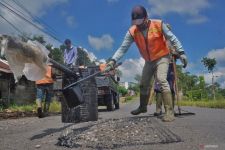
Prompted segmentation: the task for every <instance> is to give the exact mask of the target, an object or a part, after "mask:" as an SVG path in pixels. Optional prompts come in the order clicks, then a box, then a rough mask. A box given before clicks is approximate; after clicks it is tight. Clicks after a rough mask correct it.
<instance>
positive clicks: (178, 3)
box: [0, 0, 225, 88]
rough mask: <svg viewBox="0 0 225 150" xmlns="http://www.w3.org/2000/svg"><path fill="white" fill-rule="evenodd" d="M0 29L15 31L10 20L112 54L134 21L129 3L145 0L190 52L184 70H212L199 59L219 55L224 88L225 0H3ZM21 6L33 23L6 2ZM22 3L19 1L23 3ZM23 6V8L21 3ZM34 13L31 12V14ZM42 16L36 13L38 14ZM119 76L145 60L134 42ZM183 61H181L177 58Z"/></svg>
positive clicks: (129, 77) (103, 55)
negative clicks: (19, 15)
mask: <svg viewBox="0 0 225 150" xmlns="http://www.w3.org/2000/svg"><path fill="white" fill-rule="evenodd" d="M0 2H1V3H0V34H11V35H17V34H18V33H19V32H18V31H17V30H15V29H14V28H13V27H12V26H11V25H10V24H9V23H8V22H6V21H5V20H4V19H3V18H2V17H4V18H5V19H6V20H7V21H9V22H10V23H11V24H13V25H14V26H15V27H16V28H17V29H18V30H19V31H20V32H23V33H27V34H28V35H43V36H44V37H45V39H46V40H47V41H48V42H49V43H52V44H53V45H54V46H56V47H57V46H59V45H60V44H62V42H63V41H64V40H65V39H66V38H69V39H71V40H72V42H73V44H74V45H75V46H82V47H84V48H85V49H87V50H88V51H89V53H90V54H91V55H92V56H93V57H95V58H97V59H98V60H105V59H107V58H109V57H111V56H112V55H113V54H114V52H115V51H116V50H117V48H118V47H119V46H120V44H121V42H122V41H123V38H124V36H125V33H126V32H127V30H128V29H129V27H130V26H131V9H132V8H133V7H134V6H135V5H143V6H144V7H145V8H146V9H147V11H148V15H149V18H150V19H161V20H163V21H164V22H165V23H169V24H170V25H171V27H172V32H173V33H174V34H175V35H176V36H177V38H178V39H179V40H180V42H181V43H182V45H183V48H184V50H185V53H186V55H187V57H188V62H189V63H188V66H187V68H186V69H185V70H184V71H187V72H190V73H191V74H195V75H204V77H205V80H206V82H207V83H210V82H211V75H210V74H209V73H208V71H207V69H206V68H205V67H204V66H203V64H202V63H201V59H202V58H203V57H209V58H216V60H217V64H216V68H215V81H216V82H218V83H220V85H221V86H222V87H223V88H225V59H224V58H225V27H224V25H225V9H224V6H225V1H223V0H133V1H131V0H38V1H37V0H0ZM2 4H4V5H5V6H6V5H7V6H8V7H10V8H11V9H13V10H14V11H15V10H17V11H18V12H19V13H21V14H22V15H23V16H25V18H26V19H27V20H29V21H30V22H31V23H33V24H34V25H36V26H37V27H38V28H39V29H42V30H44V31H45V32H46V31H47V32H49V31H51V33H52V34H54V37H57V39H58V40H55V39H54V38H52V37H50V36H49V35H47V34H45V33H43V32H42V31H41V30H39V29H37V28H36V27H34V26H33V25H31V24H30V23H28V22H26V21H24V20H22V19H20V18H19V17H18V16H16V15H14V14H12V12H10V11H9V9H7V8H6V7H5V6H3V5H2ZM19 6H20V7H19ZM21 7H22V8H23V9H22V8H21ZM31 16H32V17H31ZM35 18H38V19H35ZM121 61H122V62H123V65H122V66H121V67H120V70H121V71H122V74H123V75H122V79H121V81H134V76H135V75H136V74H141V71H142V67H143V64H144V60H143V59H142V58H141V56H140V54H139V51H138V49H137V47H136V45H135V44H133V45H132V46H131V47H130V49H129V50H128V52H127V53H126V55H125V56H124V57H123V58H122V59H121ZM179 63H180V62H178V64H179Z"/></svg>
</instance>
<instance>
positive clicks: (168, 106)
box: [162, 92, 175, 122]
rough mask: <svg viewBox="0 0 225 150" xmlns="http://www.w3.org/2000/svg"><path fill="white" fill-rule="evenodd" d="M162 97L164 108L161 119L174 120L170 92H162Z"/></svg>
mask: <svg viewBox="0 0 225 150" xmlns="http://www.w3.org/2000/svg"><path fill="white" fill-rule="evenodd" d="M162 97H163V103H164V108H165V115H164V116H163V118H162V121H165V122H171V121H173V120H175V118H174V112H173V104H172V95H171V92H163V93H162Z"/></svg>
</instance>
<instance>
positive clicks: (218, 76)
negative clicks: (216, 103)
mask: <svg viewBox="0 0 225 150" xmlns="http://www.w3.org/2000/svg"><path fill="white" fill-rule="evenodd" d="M207 57H209V58H215V59H216V62H217V64H216V67H215V71H214V76H215V78H214V80H215V82H218V83H219V84H220V85H221V87H222V88H225V60H224V58H225V48H223V49H215V50H211V51H209V52H208V54H207ZM205 70H206V69H205ZM204 77H205V81H206V83H208V84H212V74H211V73H208V72H207V73H204Z"/></svg>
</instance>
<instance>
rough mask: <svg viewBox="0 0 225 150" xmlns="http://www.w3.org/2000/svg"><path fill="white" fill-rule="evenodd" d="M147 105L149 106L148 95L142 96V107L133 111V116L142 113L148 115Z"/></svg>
mask: <svg viewBox="0 0 225 150" xmlns="http://www.w3.org/2000/svg"><path fill="white" fill-rule="evenodd" d="M147 105H148V95H142V94H141V95H140V106H139V107H138V108H137V109H135V110H133V111H131V114H132V115H139V114H140V113H146V112H147Z"/></svg>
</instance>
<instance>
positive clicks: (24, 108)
mask: <svg viewBox="0 0 225 150" xmlns="http://www.w3.org/2000/svg"><path fill="white" fill-rule="evenodd" d="M36 109H37V105H36V104H29V105H16V104H11V105H9V107H7V108H5V107H3V106H0V112H7V113H11V112H36ZM49 112H52V113H58V112H61V104H60V102H58V101H56V100H53V102H52V103H51V105H50V108H49Z"/></svg>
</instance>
